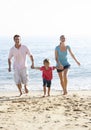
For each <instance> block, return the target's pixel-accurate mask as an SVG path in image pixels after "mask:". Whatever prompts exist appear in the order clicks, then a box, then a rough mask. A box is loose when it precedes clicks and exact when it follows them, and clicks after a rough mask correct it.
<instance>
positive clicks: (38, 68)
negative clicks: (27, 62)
mask: <svg viewBox="0 0 91 130" xmlns="http://www.w3.org/2000/svg"><path fill="white" fill-rule="evenodd" d="M31 68H32V69H37V70H40V67H31Z"/></svg>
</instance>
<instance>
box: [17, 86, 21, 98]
mask: <svg viewBox="0 0 91 130" xmlns="http://www.w3.org/2000/svg"><path fill="white" fill-rule="evenodd" d="M17 87H18V90H19V92H20V96H21V95H22V90H21V89H22V85H21V84H17Z"/></svg>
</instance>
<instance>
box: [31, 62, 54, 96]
mask: <svg viewBox="0 0 91 130" xmlns="http://www.w3.org/2000/svg"><path fill="white" fill-rule="evenodd" d="M43 64H44V66H42V67H32V69H39V70H40V71H42V78H43V90H44V96H43V97H45V96H46V87H48V96H50V88H51V80H52V78H53V74H52V71H53V70H54V69H56V67H50V62H49V60H48V59H45V60H44V61H43Z"/></svg>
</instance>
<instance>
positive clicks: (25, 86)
mask: <svg viewBox="0 0 91 130" xmlns="http://www.w3.org/2000/svg"><path fill="white" fill-rule="evenodd" d="M24 88H25V93H28V89H27V85H24Z"/></svg>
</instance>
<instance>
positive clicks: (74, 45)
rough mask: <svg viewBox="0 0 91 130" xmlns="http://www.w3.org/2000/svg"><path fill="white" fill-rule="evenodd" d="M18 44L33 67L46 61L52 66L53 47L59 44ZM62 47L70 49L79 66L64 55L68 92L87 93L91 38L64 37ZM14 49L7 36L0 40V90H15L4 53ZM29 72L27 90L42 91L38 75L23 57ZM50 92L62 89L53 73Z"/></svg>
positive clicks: (44, 40)
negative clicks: (21, 45)
mask: <svg viewBox="0 0 91 130" xmlns="http://www.w3.org/2000/svg"><path fill="white" fill-rule="evenodd" d="M21 43H22V44H24V45H26V46H27V47H28V48H29V49H30V52H31V53H32V55H33V57H34V63H35V66H36V67H40V66H42V65H43V60H44V59H45V58H48V59H49V60H50V66H55V65H56V62H55V47H56V46H57V45H59V37H56V36H55V37H29V36H27V37H26V36H23V37H21ZM66 45H69V46H70V47H71V50H72V51H73V53H74V55H75V57H76V58H77V59H78V60H79V62H80V63H81V66H78V65H77V64H76V62H75V61H74V60H73V59H72V57H71V56H70V54H69V53H68V61H69V63H70V64H71V67H70V69H69V72H68V90H91V39H90V38H89V37H75V36H74V37H68V38H67V39H66ZM12 46H14V41H13V38H12V37H11V36H5V37H1V38H0V91H3V92H4V91H5V92H6V91H9V92H10V91H17V87H16V85H15V82H14V78H13V74H14V71H13V59H12V71H11V72H8V54H9V50H10V48H11V47H12ZM27 63H28V72H29V86H28V88H29V90H42V89H43V87H42V84H43V83H42V72H41V71H40V70H35V69H31V61H30V59H29V57H27ZM51 89H52V90H54V91H56V90H62V88H61V85H60V80H59V77H58V74H57V71H56V70H54V71H53V79H52V86H51Z"/></svg>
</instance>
